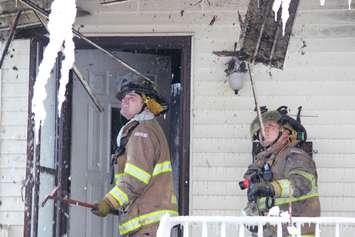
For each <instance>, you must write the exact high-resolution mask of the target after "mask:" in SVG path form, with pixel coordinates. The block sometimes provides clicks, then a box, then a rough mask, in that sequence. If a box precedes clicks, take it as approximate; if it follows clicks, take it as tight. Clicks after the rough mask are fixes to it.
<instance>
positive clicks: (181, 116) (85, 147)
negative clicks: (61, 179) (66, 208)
mask: <svg viewBox="0 0 355 237" xmlns="http://www.w3.org/2000/svg"><path fill="white" fill-rule="evenodd" d="M90 40H92V41H94V42H96V43H98V44H99V45H100V46H102V47H103V48H106V49H110V51H111V52H113V53H114V54H115V55H116V56H117V57H119V58H120V59H123V60H124V61H125V62H127V63H128V64H129V65H131V66H133V67H134V68H136V69H137V70H138V71H140V72H141V73H143V74H144V75H146V76H148V77H149V78H151V79H152V80H154V81H155V82H156V83H157V84H158V86H159V89H160V91H161V93H162V95H163V96H164V97H165V98H166V99H167V100H168V101H169V111H168V113H167V114H166V115H165V116H160V117H159V122H160V124H161V125H162V127H163V130H164V132H165V134H166V136H167V139H168V141H169V145H170V150H171V158H172V163H173V173H174V185H175V189H176V193H177V195H178V200H179V214H180V215H188V211H189V210H188V207H189V144H190V137H189V136H190V126H189V125H190V83H191V82H190V62H191V59H190V57H191V56H190V55H191V53H190V52H191V37H190V36H178V37H173V36H169V37H100V38H90ZM76 47H77V50H76V64H77V66H78V68H79V70H80V71H81V73H82V74H83V75H84V78H85V79H86V80H87V81H88V83H89V85H90V86H91V88H92V89H93V91H94V93H95V94H96V96H97V97H98V99H99V101H100V103H101V106H102V107H103V108H104V111H103V112H99V111H98V110H97V109H96V107H95V106H94V104H93V103H92V102H91V101H90V99H89V97H88V96H87V94H86V92H85V91H84V90H83V88H82V86H81V85H80V84H79V83H78V81H77V80H73V87H72V91H73V92H72V112H71V115H72V119H71V124H70V125H68V126H71V148H70V149H71V155H70V157H71V158H70V161H69V163H70V173H69V174H68V175H69V177H68V178H69V179H70V183H69V185H68V187H67V189H68V190H67V191H68V193H70V195H71V197H73V198H75V199H81V200H84V201H88V202H96V201H99V200H100V199H101V198H102V197H103V196H104V194H105V193H106V192H107V191H109V190H110V187H112V186H111V185H110V184H109V181H110V168H109V157H110V154H111V152H112V150H113V149H114V146H115V137H116V134H117V132H118V130H119V128H120V126H122V124H123V123H124V121H123V120H122V118H121V117H120V115H119V103H118V101H117V99H116V98H115V93H116V92H117V89H118V88H119V85H120V82H121V81H122V80H123V79H129V78H131V77H134V76H135V75H134V74H133V73H132V72H130V71H129V70H127V69H126V68H124V67H123V66H121V65H120V64H118V63H117V62H115V61H114V60H112V59H111V58H110V57H108V56H106V55H105V54H104V53H103V52H101V51H100V50H97V49H94V48H92V47H90V46H89V45H87V44H86V43H85V42H84V41H81V40H78V41H76ZM73 77H74V76H73ZM67 222H68V223H67V224H68V225H69V233H68V236H87V237H89V236H116V235H117V233H118V232H117V226H118V225H117V222H118V220H117V218H113V217H110V218H97V217H95V216H94V215H92V214H91V213H90V210H88V209H84V208H79V207H75V206H74V207H70V217H69V221H67ZM64 226H67V225H64Z"/></svg>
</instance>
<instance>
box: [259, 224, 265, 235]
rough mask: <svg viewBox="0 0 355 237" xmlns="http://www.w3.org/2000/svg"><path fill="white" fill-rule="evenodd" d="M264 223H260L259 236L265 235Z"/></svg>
mask: <svg viewBox="0 0 355 237" xmlns="http://www.w3.org/2000/svg"><path fill="white" fill-rule="evenodd" d="M263 232H264V230H263V225H262V224H259V225H258V237H263Z"/></svg>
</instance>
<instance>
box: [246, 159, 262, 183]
mask: <svg viewBox="0 0 355 237" xmlns="http://www.w3.org/2000/svg"><path fill="white" fill-rule="evenodd" d="M261 174H262V171H261V169H260V168H259V167H258V166H257V165H256V164H251V165H249V166H248V169H247V171H246V172H245V173H244V176H243V177H244V178H245V179H248V180H249V181H250V182H252V183H258V182H260V175H261Z"/></svg>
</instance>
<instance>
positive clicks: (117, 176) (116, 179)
mask: <svg viewBox="0 0 355 237" xmlns="http://www.w3.org/2000/svg"><path fill="white" fill-rule="evenodd" d="M122 176H123V173H116V174H115V184H118V183H119V182H120V181H121V179H122Z"/></svg>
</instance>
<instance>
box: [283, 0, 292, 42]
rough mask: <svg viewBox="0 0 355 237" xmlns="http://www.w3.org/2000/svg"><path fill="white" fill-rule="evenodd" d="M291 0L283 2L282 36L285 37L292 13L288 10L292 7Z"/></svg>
mask: <svg viewBox="0 0 355 237" xmlns="http://www.w3.org/2000/svg"><path fill="white" fill-rule="evenodd" d="M290 3H291V0H282V15H281V19H282V35H283V36H284V35H285V30H286V23H287V20H288V17H289V16H290V13H289V12H288V8H289V7H290Z"/></svg>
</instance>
